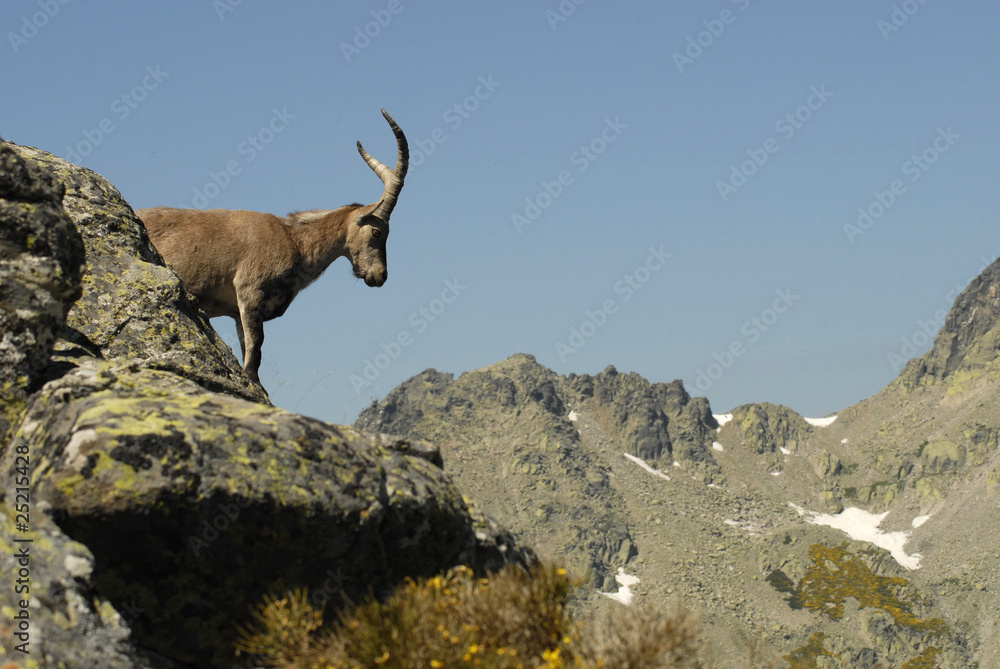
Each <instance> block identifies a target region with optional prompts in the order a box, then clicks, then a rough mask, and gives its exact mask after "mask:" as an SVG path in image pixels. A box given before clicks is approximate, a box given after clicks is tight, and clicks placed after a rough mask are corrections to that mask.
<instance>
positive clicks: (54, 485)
mask: <svg viewBox="0 0 1000 669" xmlns="http://www.w3.org/2000/svg"><path fill="white" fill-rule="evenodd" d="M18 451H21V452H27V453H30V454H31V463H32V466H31V468H30V470H29V474H28V475H29V477H30V478H31V480H33V481H37V483H36V484H35V485H34V486H33V487H32V495H33V496H34V497H35V498H36V499H37V500H44V501H45V505H46V507H47V508H48V510H49V512H50V513H51V514H52V516H53V518H54V519H55V520H56V522H57V523H58V524H59V525H60V526H61V527H62V528H63V529H64V530H65V532H66V533H67V534H68V535H69V536H72V537H73V538H74V539H76V540H77V541H79V542H81V543H83V544H84V545H86V546H87V547H88V548H89V549H90V550H91V551H92V552H93V555H94V572H93V577H92V578H93V582H94V583H95V585H96V589H97V592H99V593H100V596H101V597H103V598H105V599H107V600H109V601H112V602H119V601H126V602H132V601H134V602H136V605H137V606H138V607H139V608H141V609H142V611H143V613H142V615H140V616H138V617H137V618H136V619H135V620H134V621H132V629H133V632H134V634H135V638H136V640H137V641H138V642H139V643H140V644H141V645H142V646H144V647H148V648H152V649H153V650H155V651H157V652H159V653H162V654H163V655H166V656H168V657H171V658H174V659H176V660H179V661H182V662H187V663H191V664H195V665H198V666H217V665H219V666H221V663H222V662H223V661H224V660H225V658H226V657H227V655H228V653H229V652H230V649H231V642H232V639H233V634H234V631H235V628H234V623H235V622H236V621H239V620H241V619H245V617H246V614H247V611H248V609H249V607H250V606H251V605H252V604H254V603H256V602H257V601H259V600H260V598H261V597H262V596H263V595H264V594H266V593H268V592H270V591H281V590H284V589H286V588H292V587H297V586H306V587H309V588H310V589H311V590H314V591H318V590H322V589H323V588H324V587H326V585H325V582H326V581H328V580H329V576H328V572H329V571H330V570H333V571H334V573H336V574H337V575H338V578H339V579H340V581H341V582H340V583H338V587H337V589H338V591H339V592H342V593H343V594H344V595H346V596H347V597H348V598H349V599H350V600H352V601H358V600H359V599H360V598H361V597H363V596H364V595H365V594H366V593H367V592H368V591H369V590H375V591H376V592H380V591H382V590H385V589H387V588H389V587H391V586H392V585H394V584H395V583H397V582H398V581H399V580H400V579H402V578H403V577H405V576H417V575H431V574H433V573H435V572H437V571H439V570H440V569H441V567H442V565H449V564H468V565H470V566H472V567H473V569H475V570H477V571H478V570H483V569H495V568H497V567H499V566H501V565H502V564H504V563H505V562H506V561H508V560H514V561H517V560H521V561H524V562H527V561H528V560H529V559H530V556H528V554H526V553H522V552H519V549H518V548H517V547H516V546H515V545H514V544H513V541H512V539H511V537H510V536H509V535H506V534H505V533H503V532H502V531H498V530H497V529H496V528H491V527H490V526H488V525H487V524H486V523H485V522H484V521H483V520H482V519H477V518H476V517H475V516H474V515H472V514H470V510H469V506H468V504H467V503H466V501H465V500H463V498H462V496H461V494H460V493H459V492H458V491H457V490H456V489H455V488H454V487H453V485H452V484H451V482H450V481H449V479H448V478H447V477H446V476H445V474H444V473H443V472H442V470H441V469H440V467H438V465H436V464H434V463H433V462H431V461H430V459H433V453H432V454H431V455H430V456H428V454H427V453H426V452H424V451H422V450H421V449H419V448H418V449H408V448H407V444H406V443H405V442H394V441H392V440H384V439H379V438H373V437H366V436H364V435H362V434H361V433H359V432H357V431H356V430H354V429H352V428H337V427H334V426H331V425H327V424H325V423H321V422H319V421H316V420H313V419H309V418H305V417H303V416H299V415H296V414H292V413H288V412H285V411H282V410H279V409H275V408H273V407H270V406H267V405H264V404H260V403H255V402H249V401H247V400H243V399H240V398H235V397H229V396H225V395H219V394H216V393H211V392H208V391H205V390H204V389H202V388H200V387H199V386H198V385H197V384H195V383H193V382H191V381H187V380H184V379H181V378H179V377H178V376H176V375H175V374H172V373H169V372H163V371H158V370H148V369H142V368H138V367H137V366H135V365H130V364H129V363H127V362H125V363H119V362H98V361H91V362H84V363H82V364H81V365H80V366H79V367H77V368H76V369H74V370H72V371H70V372H69V373H67V374H66V375H64V376H63V377H62V378H60V379H59V380H56V381H52V382H50V383H48V384H47V385H46V386H45V388H44V389H43V390H42V391H41V392H39V393H37V394H36V395H35V396H33V398H32V401H31V403H30V405H29V408H28V411H27V414H26V417H25V421H24V423H22V425H21V429H20V430H19V432H18V433H17V435H16V437H15V439H14V440H13V441H12V442H11V445H10V447H9V448H8V449H7V453H6V454H5V456H4V457H3V458H2V459H0V487H3V488H4V489H6V490H9V489H11V488H12V487H13V481H14V477H15V474H16V466H15V462H14V458H13V454H14V453H16V452H18ZM428 457H429V458H430V459H428ZM477 535H478V536H477ZM339 597H340V596H339V594H338V596H337V601H338V602H339Z"/></svg>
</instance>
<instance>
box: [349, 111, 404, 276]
mask: <svg viewBox="0 0 1000 669" xmlns="http://www.w3.org/2000/svg"><path fill="white" fill-rule="evenodd" d="M382 115H383V116H385V120H386V121H388V122H389V127H390V128H392V132H393V134H394V135H396V144H397V145H398V146H399V156H398V158H397V159H396V169H394V170H391V169H389V168H388V167H386V166H385V165H383V164H382V163H380V162H379V161H377V160H375V159H374V158H372V157H371V156H370V155H369V154H368V152H367V151H365V149H364V147H363V146H361V142H358V152H359V153H360V154H361V157H362V158H364V159H365V162H366V163H368V167H370V168H372V170H374V172H375V174H377V175H378V176H379V178H380V179H381V180H382V183H383V184H385V192H383V193H382V199H380V200H379V201H378V202H376V203H375V204H369V205H365V206H361V207H359V208H358V209H356V210H355V212H354V216H352V221H351V223H350V227H349V229H348V231H347V240H346V255H347V257H348V259H350V261H351V266H352V267H353V268H354V276H356V277H358V278H359V279H364V280H365V283H366V284H368V285H369V286H381V285H382V284H383V283H385V280H386V279H387V278H389V270H388V268H387V267H386V258H385V242H386V239H387V238H388V237H389V215H390V214H391V213H392V209H393V207H395V206H396V199H397V198H398V197H399V192H400V191H401V190H402V189H403V179H404V178H405V177H406V168H407V166H408V165H409V162H410V150H409V148H408V147H407V144H406V136H404V135H403V131H402V130H400V129H399V126H398V125H396V122H395V121H393V120H392V117H391V116H389V114H388V113H386V111H385V110H384V109H383V110H382Z"/></svg>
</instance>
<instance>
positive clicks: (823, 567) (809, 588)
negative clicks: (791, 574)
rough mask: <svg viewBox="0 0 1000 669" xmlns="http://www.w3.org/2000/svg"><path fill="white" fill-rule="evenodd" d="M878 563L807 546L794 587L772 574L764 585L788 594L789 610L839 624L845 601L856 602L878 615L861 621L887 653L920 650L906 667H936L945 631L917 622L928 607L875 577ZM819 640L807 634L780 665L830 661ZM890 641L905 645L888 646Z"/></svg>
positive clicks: (869, 553) (932, 620)
mask: <svg viewBox="0 0 1000 669" xmlns="http://www.w3.org/2000/svg"><path fill="white" fill-rule="evenodd" d="M880 559H881V556H880V555H878V554H877V552H876V551H874V550H872V549H869V550H865V551H860V552H851V551H849V550H848V548H847V544H841V545H838V546H828V545H825V544H813V545H811V546H810V547H809V560H810V562H811V564H810V565H808V566H807V567H806V569H805V573H804V574H803V576H802V578H801V579H800V580H799V582H798V583H797V584H792V582H791V579H789V578H788V577H787V576H784V574H783V573H780V574H778V572H772V573H771V575H770V576H769V577H768V579H767V580H768V582H769V583H771V585H772V586H774V587H775V588H776V589H778V590H779V592H784V593H787V594H789V604H790V605H792V604H793V603H794V604H797V605H799V606H801V607H804V608H807V609H811V610H813V611H815V612H817V613H819V614H820V615H822V616H824V617H826V618H828V619H830V620H833V621H843V620H844V617H845V608H846V604H847V601H848V600H853V601H854V602H856V604H857V607H858V609H859V610H865V609H871V610H875V611H876V612H878V614H877V615H875V616H874V617H869V618H866V620H867V621H868V622H867V623H866V624H867V626H868V627H870V629H871V630H878V631H877V632H871V633H873V634H875V635H876V636H877V637H878V638H879V639H878V640H879V641H881V642H882V643H884V644H885V647H886V649H887V650H889V651H891V652H894V653H897V654H898V653H899V652H902V650H901V649H902V648H903V647H908V648H911V649H912V648H916V647H921V648H923V650H922V651H921V653H920V654H919V655H918V656H916V657H911V658H908V659H907V665H906V666H912V667H914V668H915V667H921V668H923V667H935V666H937V665H936V663H935V657H936V656H937V653H939V652H940V648H938V645H939V644H940V643H951V642H952V641H953V640H952V639H951V638H950V635H951V634H952V630H951V628H950V627H949V625H948V624H947V623H946V622H945V621H944V620H943V619H942V618H937V617H922V616H923V612H924V611H925V610H927V609H928V608H929V607H928V603H927V602H926V601H925V600H924V599H923V598H921V597H920V596H919V595H918V594H916V592H915V591H914V589H913V587H912V586H911V585H910V584H909V582H908V581H907V579H905V578H902V577H898V576H887V575H882V574H878V573H876V571H875V570H874V569H873V564H874V565H876V566H877V565H878V564H879V562H880ZM776 574H777V575H776ZM782 577H783V578H782ZM825 638H826V637H825V636H824V635H823V634H821V633H818V632H817V633H815V634H813V635H812V637H811V638H810V639H809V642H808V643H807V644H806V645H805V646H802V647H800V648H798V649H796V650H795V651H793V652H792V653H790V654H789V655H786V656H785V659H786V660H788V662H789V664H790V665H791V666H792V667H796V668H797V667H803V668H805V667H816V666H819V665H818V664H817V658H818V657H820V656H822V655H834V654H833V653H832V652H830V651H828V650H826V648H825V647H824V639H825ZM896 638H901V639H906V640H907V642H906V643H905V644H903V643H894V642H892V641H891V639H896ZM887 640H889V641H887ZM931 644H935V645H933V646H932V645H931ZM911 662H913V664H912V665H911V664H910V663H911Z"/></svg>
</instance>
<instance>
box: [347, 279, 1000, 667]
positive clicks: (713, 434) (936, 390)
mask: <svg viewBox="0 0 1000 669" xmlns="http://www.w3.org/2000/svg"><path fill="white" fill-rule="evenodd" d="M998 316H1000V260H998V261H995V262H993V263H992V264H990V265H989V266H988V267H987V268H986V270H984V271H983V273H982V274H981V275H980V276H979V277H977V278H976V279H975V280H974V281H973V282H971V283H970V285H969V286H968V287H967V288H966V289H965V290H963V291H962V292H961V293H960V294H959V295H958V297H957V298H956V299H955V303H954V305H953V307H952V309H951V310H950V311H949V313H948V316H947V318H946V319H945V324H944V326H943V327H942V328H941V330H940V332H939V333H938V335H937V336H936V338H935V341H934V346H933V347H932V349H931V350H930V351H928V352H927V353H925V354H924V355H923V356H920V357H919V358H915V359H913V360H911V361H910V362H909V363H908V364H907V365H906V366H905V368H904V369H903V371H902V372H901V373H900V375H899V376H898V377H897V379H895V380H894V381H893V382H891V383H890V384H888V385H887V386H886V387H885V388H883V389H882V390H881V391H879V392H878V393H876V394H875V395H873V396H872V397H870V398H867V399H865V400H862V401H861V402H858V403H856V404H854V405H851V406H849V407H845V408H844V409H843V410H842V411H840V412H838V413H837V414H836V415H835V416H831V417H829V418H828V419H827V420H824V421H817V420H810V421H807V420H806V419H805V418H803V417H802V416H801V415H799V414H798V413H796V412H795V411H793V410H792V409H790V408H788V407H784V406H780V405H775V404H769V403H752V404H745V405H741V406H739V407H735V408H734V409H732V410H731V411H730V412H729V413H728V414H726V415H723V414H716V415H713V413H712V408H711V406H710V403H709V401H708V400H707V399H706V398H703V397H692V396H691V395H690V394H689V393H688V392H687V390H686V389H685V388H684V386H683V383H682V382H680V381H672V382H669V383H651V382H649V381H647V380H646V379H644V378H643V377H641V376H640V375H639V374H636V373H622V372H619V371H618V370H617V369H615V368H614V367H608V368H606V369H605V370H604V371H602V372H600V373H599V374H595V375H586V374H582V375H578V374H569V375H566V376H560V375H558V374H556V373H555V372H552V371H551V370H548V369H547V368H545V367H544V366H542V365H540V364H538V362H537V361H536V360H535V358H534V357H533V356H531V355H528V354H516V355H514V356H512V357H510V358H508V359H506V360H503V361H500V362H498V363H495V364H493V365H489V366H487V367H484V368H482V369H479V370H473V371H470V372H465V373H464V374H461V375H460V376H458V377H457V378H456V377H455V376H454V375H451V374H443V373H441V372H437V371H435V370H427V371H425V372H423V373H422V374H418V375H416V376H414V377H413V378H411V379H409V380H408V381H406V382H404V383H403V384H401V385H400V386H399V387H397V388H396V389H395V390H393V391H391V392H390V393H389V394H388V395H387V396H386V397H385V398H384V399H383V400H382V401H380V402H373V404H372V406H371V407H369V408H367V409H365V410H364V411H362V412H361V415H360V416H359V417H358V421H357V422H356V425H357V426H358V427H362V428H364V429H366V430H371V431H379V432H389V433H399V434H404V435H406V436H407V437H410V438H419V439H427V440H430V441H433V442H435V443H437V444H438V445H439V446H440V447H441V449H442V456H443V460H444V463H445V469H446V471H449V472H450V473H451V474H452V475H453V476H454V477H455V479H456V481H458V482H459V484H460V485H461V486H462V489H463V490H464V491H466V493H467V494H470V495H472V496H474V497H475V498H476V499H477V500H479V501H480V502H481V503H482V504H483V506H484V508H485V509H487V511H488V512H490V513H492V514H494V515H496V516H497V518H498V520H499V521H500V522H502V523H503V524H504V525H506V526H507V527H510V528H512V529H514V530H515V531H517V532H519V533H521V535H522V536H524V537H525V538H526V539H527V540H528V541H529V543H530V544H531V545H533V546H535V547H536V548H537V549H538V550H539V551H540V554H541V555H543V556H546V557H549V558H553V559H557V560H564V561H565V562H567V564H568V565H570V566H571V567H572V568H574V569H576V570H578V571H581V572H583V573H588V574H589V575H590V577H591V584H592V585H593V586H594V591H593V596H592V597H590V598H589V599H588V603H587V605H588V606H592V607H594V608H595V609H598V610H599V609H601V608H603V607H607V606H609V603H608V602H609V601H610V600H608V598H605V597H601V596H600V595H599V594H597V593H598V592H611V591H614V590H615V589H616V588H617V585H616V583H615V579H614V576H615V575H616V574H617V573H618V571H619V569H624V570H625V572H626V573H628V574H635V575H637V576H638V577H639V579H640V582H639V584H638V585H637V586H635V593H636V597H637V601H639V602H653V603H661V604H662V603H665V602H666V601H667V600H668V599H670V598H671V597H680V598H682V599H683V600H684V602H685V603H686V604H689V605H691V606H692V607H693V608H695V609H697V610H699V611H700V612H701V613H702V615H703V616H704V619H705V620H706V623H707V624H708V627H709V629H710V630H711V633H710V636H711V640H712V644H714V647H715V648H716V651H717V652H718V653H723V654H727V655H728V654H730V653H737V654H739V653H745V649H746V647H747V646H748V644H749V640H750V639H757V640H760V641H761V642H763V643H764V644H765V645H768V646H770V647H771V648H772V649H774V651H775V652H777V653H779V654H783V655H784V656H785V657H786V659H789V658H796V661H798V660H799V659H802V658H806V660H803V661H804V662H805V663H804V664H796V665H795V666H828V665H821V664H817V662H821V661H820V660H819V659H818V658H820V657H822V656H823V655H828V656H836V657H839V658H840V661H841V662H849V664H845V665H844V666H859V667H866V666H870V667H875V666H877V665H878V663H879V662H883V663H885V662H888V663H890V664H891V665H892V666H900V665H902V664H904V663H907V662H918V661H919V662H924V663H925V664H924V665H921V666H939V667H966V666H975V664H974V663H975V662H979V663H981V666H993V664H991V663H995V662H996V661H997V660H998V658H1000V642H998V641H997V640H995V639H994V638H993V637H994V636H995V635H993V634H992V632H993V623H992V622H990V621H991V620H995V619H1000V600H998V598H997V596H996V594H995V593H997V592H1000V579H998V578H997V576H996V575H995V574H994V573H993V572H994V569H993V567H992V565H993V564H994V563H995V559H996V558H998V557H1000V541H998V540H997V539H995V538H993V537H991V536H988V535H984V534H983V533H982V532H981V531H979V532H977V528H981V527H984V526H985V527H997V526H1000V512H998V511H997V510H996V508H995V507H996V500H997V499H998V498H997V492H998V487H1000V419H998V417H1000V384H998V383H997V381H998V379H1000V373H998V370H1000V362H998V360H1000V357H998V351H1000V334H998V333H1000V318H998ZM623 456H624V457H623ZM984 502H992V503H984ZM824 523H826V524H824ZM831 525H832V526H831ZM837 526H841V527H845V528H846V530H849V531H850V532H851V533H852V534H851V535H849V534H847V532H846V531H842V530H841V529H837ZM852 537H853V538H852ZM893 542H895V544H896V547H895V548H891V549H889V548H885V547H879V546H878V545H876V544H880V545H882V546H893V545H894V543H893ZM959 546H961V550H959V549H958V547H959ZM824 565H827V566H829V565H835V567H831V568H827V567H826V566H824ZM831 569H832V571H831ZM847 572H849V573H852V574H856V578H855V581H856V582H846V581H845V582H842V583H839V585H836V586H834V585H830V584H829V583H827V585H825V586H823V588H822V589H821V590H822V592H823V593H826V594H825V595H824V596H827V595H830V594H831V593H840V594H838V595H837V597H840V599H839V600H838V601H837V602H830V603H827V604H824V605H819V607H818V608H815V609H809V607H808V606H807V607H806V610H805V611H803V610H802V606H798V608H793V606H791V605H790V604H791V603H796V602H799V601H800V599H801V600H803V601H807V602H814V603H815V601H817V600H816V597H817V595H816V593H815V592H814V591H813V589H815V587H816V584H817V583H820V582H821V581H822V579H827V580H829V579H834V580H835V574H839V573H847ZM886 579H887V580H886ZM822 582H824V583H825V582H826V581H822ZM810 584H811V585H810ZM811 588H812V589H811ZM883 590H884V591H885V592H886V593H889V592H891V593H893V594H892V597H893V598H890V599H883V600H880V601H882V603H883V604H884V605H883V606H876V605H875V603H873V600H869V599H866V597H867V596H868V595H869V594H870V593H872V592H882V591H883ZM889 601H891V602H892V603H891V604H886V603H885V602H889ZM845 602H847V603H848V608H847V613H845V614H843V615H841V616H840V617H839V618H838V617H834V616H831V615H829V611H839V610H840V608H838V607H843V606H844V603H845ZM829 607H833V608H829ZM901 611H905V612H909V613H908V614H907V615H909V616H910V617H907V616H903V615H902V614H901V613H900V612H901ZM928 621H935V622H933V623H932V622H928ZM937 621H940V622H937ZM789 661H791V660H789Z"/></svg>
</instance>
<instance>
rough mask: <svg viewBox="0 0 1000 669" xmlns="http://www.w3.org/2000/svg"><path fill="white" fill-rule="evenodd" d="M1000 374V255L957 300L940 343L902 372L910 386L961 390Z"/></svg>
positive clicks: (937, 339) (901, 379)
mask: <svg viewBox="0 0 1000 669" xmlns="http://www.w3.org/2000/svg"><path fill="white" fill-rule="evenodd" d="M982 377H989V378H990V379H995V378H998V377H1000V259H997V260H995V261H994V262H993V263H992V264H990V265H989V266H988V267H987V268H986V269H985V270H983V272H982V273H981V274H980V275H979V276H977V277H976V278H975V279H973V280H972V281H971V282H970V283H969V285H968V287H966V289H965V290H963V291H962V292H961V293H960V294H959V295H958V297H957V298H955V303H954V305H953V306H952V308H951V310H950V311H949V312H948V315H947V317H946V318H945V322H944V327H942V328H941V330H940V332H938V334H937V336H936V337H935V338H934V346H933V348H932V349H931V350H930V351H928V352H927V353H926V354H924V355H923V356H921V357H919V358H916V359H914V360H911V361H910V362H909V363H908V364H907V366H906V367H905V368H904V369H903V371H902V373H901V374H900V376H899V382H900V383H901V384H902V385H903V386H904V387H906V388H910V389H912V388H916V387H919V386H928V385H933V384H936V383H945V384H947V385H948V387H949V388H952V389H954V390H956V391H958V390H962V389H964V388H965V387H968V386H969V385H971V384H972V383H973V382H974V381H975V380H976V379H979V378H982Z"/></svg>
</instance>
